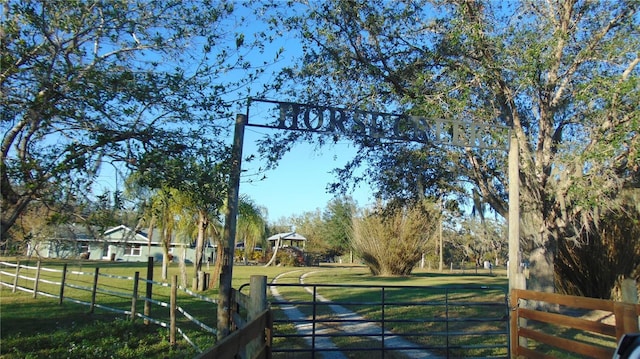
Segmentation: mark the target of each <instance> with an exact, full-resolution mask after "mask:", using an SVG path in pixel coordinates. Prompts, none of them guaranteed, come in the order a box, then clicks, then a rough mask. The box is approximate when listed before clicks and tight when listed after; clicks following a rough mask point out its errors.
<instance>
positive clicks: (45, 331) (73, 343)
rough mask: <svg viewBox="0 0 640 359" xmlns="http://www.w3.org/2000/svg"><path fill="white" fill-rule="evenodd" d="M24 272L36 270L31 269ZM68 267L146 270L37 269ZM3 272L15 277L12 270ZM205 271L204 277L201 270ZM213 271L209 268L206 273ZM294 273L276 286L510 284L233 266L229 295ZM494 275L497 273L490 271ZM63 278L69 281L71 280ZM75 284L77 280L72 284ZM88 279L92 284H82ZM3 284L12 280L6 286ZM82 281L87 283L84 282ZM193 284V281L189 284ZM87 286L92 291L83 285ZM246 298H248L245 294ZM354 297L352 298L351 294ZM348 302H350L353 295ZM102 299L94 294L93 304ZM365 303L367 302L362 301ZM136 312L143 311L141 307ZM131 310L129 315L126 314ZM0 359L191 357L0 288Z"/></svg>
mask: <svg viewBox="0 0 640 359" xmlns="http://www.w3.org/2000/svg"><path fill="white" fill-rule="evenodd" d="M0 260H3V261H8V262H15V258H0ZM21 263H22V264H27V265H29V266H36V261H34V260H31V261H30V262H29V263H27V262H26V261H25V260H24V259H22V260H21ZM64 263H67V265H68V267H67V270H68V273H70V271H77V272H83V273H93V272H94V271H95V268H96V267H99V268H100V270H99V272H100V273H101V274H109V275H113V276H127V277H131V276H133V274H134V273H135V272H136V271H138V272H140V277H141V278H143V277H145V276H146V267H147V265H146V263H123V262H115V263H112V262H92V261H73V260H70V261H65V262H63V261H58V260H47V261H43V262H42V267H46V268H57V269H61V268H62V267H63V265H64ZM3 270H5V271H7V272H10V273H12V272H13V271H15V269H13V268H4V269H3ZM160 271H161V266H160V264H159V263H157V264H156V265H155V266H154V280H155V281H161V276H160ZM205 271H207V269H206V268H205ZM208 271H209V272H212V271H213V267H212V268H210V270H208ZM288 272H293V273H290V274H288V275H285V276H284V277H283V278H282V279H280V281H279V282H280V283H286V282H294V283H297V282H298V278H299V276H300V275H302V274H303V273H307V276H306V279H305V281H306V283H326V284H366V285H372V286H373V285H407V286H447V285H480V284H482V285H491V286H501V287H505V288H506V285H507V279H506V276H505V275H504V273H500V272H498V273H497V275H494V276H488V275H474V273H473V272H470V271H468V272H467V274H466V275H462V274H452V273H449V272H448V271H445V272H444V273H433V272H428V271H422V270H416V271H415V272H414V274H413V275H412V276H409V277H402V278H394V277H389V278H381V277H372V276H371V275H370V274H369V272H368V270H367V269H366V268H365V267H362V266H328V265H323V266H320V267H269V268H265V267H262V266H242V265H236V266H234V268H233V283H232V285H233V287H234V288H239V287H240V286H241V285H243V284H246V283H249V280H250V277H251V276H252V275H265V276H267V281H268V282H270V281H271V280H273V279H274V278H275V277H276V276H278V275H280V274H283V273H288ZM188 273H189V276H191V274H192V273H193V269H192V267H188ZM178 274H179V268H178V266H177V264H172V265H171V267H170V271H169V277H170V278H171V277H172V276H173V275H178ZM494 274H496V271H494ZM70 276H72V275H70V274H67V280H71V279H72V278H70ZM77 277H80V276H77ZM86 277H88V278H91V276H86ZM41 278H48V279H49V280H51V281H59V280H60V274H59V273H50V272H41ZM2 280H3V281H4V282H10V281H11V279H8V278H3V279H2ZM85 280H86V279H85ZM189 280H190V278H189ZM121 282H122V283H125V282H126V281H119V280H117V279H111V278H107V277H100V278H99V283H100V286H103V285H104V286H107V287H108V288H109V290H114V291H124V292H129V293H130V292H131V288H130V286H131V284H130V283H131V282H126V283H125V284H122V283H121ZM19 283H20V285H23V286H26V287H28V288H32V286H33V283H32V282H31V283H29V282H28V281H27V280H22V279H21V280H20V282H19ZM85 285H86V286H90V285H91V284H90V281H87V283H86V284H85ZM39 289H40V290H44V291H47V292H50V293H54V294H57V293H59V288H57V287H56V286H54V285H52V284H51V285H47V284H42V285H41V286H40V288H39ZM139 290H140V295H144V285H142V284H141V285H140V287H139ZM243 292H245V293H248V291H247V290H245V291H243ZM203 294H204V295H205V296H209V297H212V298H216V299H217V296H218V293H217V289H210V290H207V291H205V292H204V293H203ZM351 294H354V293H351ZM351 294H350V295H351ZM65 295H67V296H68V295H71V296H73V297H74V298H76V297H81V298H78V299H81V300H83V301H90V293H89V292H84V291H79V290H75V291H74V290H72V289H65ZM327 295H330V296H331V297H332V299H335V298H333V297H334V296H336V298H338V299H339V297H340V296H344V295H345V294H344V292H343V293H340V292H339V291H335V292H333V293H330V292H327ZM168 296H169V288H168V287H157V288H156V287H154V299H156V298H157V299H158V300H161V301H166V302H168ZM106 298H107V296H105V295H101V294H99V298H98V303H101V301H103V300H107V299H106ZM365 299H366V298H365ZM111 300H112V301H113V302H112V303H108V304H109V305H114V306H116V307H118V308H122V309H126V310H128V309H130V301H129V300H128V299H120V300H118V299H111ZM139 305H140V308H139V309H138V310H139V311H141V310H142V306H141V304H140V303H139ZM178 305H179V306H181V307H183V308H185V310H187V311H188V312H189V313H190V314H192V315H194V316H195V317H196V318H198V320H201V321H202V322H203V323H205V324H206V325H209V326H212V327H214V328H215V320H216V316H215V311H216V305H215V304H212V303H207V302H204V301H197V300H193V299H190V298H189V297H186V296H180V298H179V299H178ZM127 306H129V308H127ZM153 310H154V311H156V313H154V314H156V315H160V316H168V314H167V313H165V312H168V311H166V310H163V309H157V310H156V309H153ZM179 326H181V327H182V326H186V328H187V329H188V330H186V331H187V332H188V336H189V338H190V339H191V340H192V341H193V342H194V343H195V344H196V345H197V346H198V347H200V348H202V349H204V348H206V347H207V346H209V345H212V344H213V343H214V342H215V338H214V337H212V335H210V334H207V333H204V332H203V331H199V330H197V328H189V327H188V325H187V324H186V321H182V322H180V323H179ZM0 339H1V341H0V356H1V357H2V358H6V359H13V358H69V357H72V358H140V357H145V358H192V357H193V356H194V355H195V354H196V351H195V349H194V348H193V347H192V346H191V345H190V344H189V343H187V342H186V341H185V340H182V339H181V337H180V336H179V335H178V343H177V345H176V346H175V347H171V346H170V345H169V333H168V330H167V329H166V328H162V327H160V326H157V325H153V324H150V325H144V323H143V321H142V320H141V319H137V320H136V321H134V322H131V321H130V320H127V319H126V318H125V316H124V315H123V314H118V313H112V312H108V311H105V310H101V309H100V308H97V309H96V310H95V311H94V313H91V314H90V313H89V308H88V307H87V306H84V305H78V304H76V303H72V302H63V304H62V305H59V304H58V299H54V298H46V297H42V296H39V297H38V298H36V299H34V298H33V295H32V294H31V293H26V292H22V291H17V292H16V293H12V291H11V288H7V287H4V286H2V287H1V288H0Z"/></svg>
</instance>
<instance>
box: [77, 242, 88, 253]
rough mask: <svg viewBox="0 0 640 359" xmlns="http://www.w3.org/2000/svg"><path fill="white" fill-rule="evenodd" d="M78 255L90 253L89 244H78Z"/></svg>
mask: <svg viewBox="0 0 640 359" xmlns="http://www.w3.org/2000/svg"><path fill="white" fill-rule="evenodd" d="M78 253H89V243H87V242H80V243H79V244H78Z"/></svg>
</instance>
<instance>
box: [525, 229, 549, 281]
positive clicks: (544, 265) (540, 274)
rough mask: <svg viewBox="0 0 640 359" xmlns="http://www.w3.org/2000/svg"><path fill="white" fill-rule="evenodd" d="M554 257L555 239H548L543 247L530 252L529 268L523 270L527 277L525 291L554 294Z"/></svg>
mask: <svg viewBox="0 0 640 359" xmlns="http://www.w3.org/2000/svg"><path fill="white" fill-rule="evenodd" d="M555 257H556V241H555V239H551V238H549V239H547V241H546V243H545V245H543V246H539V247H536V248H534V249H533V250H532V251H531V253H530V254H529V268H528V269H526V268H525V277H528V278H527V289H529V290H534V291H538V292H548V293H553V292H555V270H554V261H555ZM527 270H528V276H527Z"/></svg>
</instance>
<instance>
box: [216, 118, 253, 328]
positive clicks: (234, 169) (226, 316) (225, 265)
mask: <svg viewBox="0 0 640 359" xmlns="http://www.w3.org/2000/svg"><path fill="white" fill-rule="evenodd" d="M246 124H247V115H242V114H238V115H236V126H235V132H234V136H233V147H232V149H231V171H230V174H229V189H228V194H227V195H228V197H227V212H226V214H225V221H224V234H223V237H224V238H225V239H226V243H225V244H224V247H223V248H218V250H222V251H223V256H222V271H221V273H220V289H219V292H218V293H219V294H218V318H217V319H218V340H220V339H222V338H224V337H226V336H227V335H228V334H229V330H230V328H231V312H230V311H231V305H232V303H231V291H232V289H231V279H232V277H233V255H234V253H233V251H234V249H235V241H236V223H237V220H238V196H239V191H240V171H241V166H242V146H243V144H244V128H245V125H246Z"/></svg>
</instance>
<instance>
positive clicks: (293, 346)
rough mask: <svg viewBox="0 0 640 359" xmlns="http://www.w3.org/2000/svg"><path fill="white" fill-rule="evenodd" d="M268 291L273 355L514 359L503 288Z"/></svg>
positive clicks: (293, 287)
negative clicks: (510, 344)
mask: <svg viewBox="0 0 640 359" xmlns="http://www.w3.org/2000/svg"><path fill="white" fill-rule="evenodd" d="M268 286H269V287H270V289H271V293H270V298H269V299H270V304H271V309H272V312H273V332H272V340H273V344H272V353H273V357H274V358H366V359H372V358H507V357H509V352H510V350H509V306H508V297H507V291H506V289H505V288H501V287H485V286H468V287H467V286H465V287H460V286H455V287H454V286H443V287H416V286H388V285H385V286H378V285H371V286H369V285H339V284H280V283H272V284H268ZM338 298H339V299H338Z"/></svg>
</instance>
